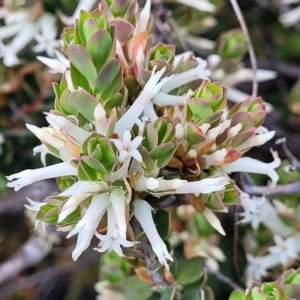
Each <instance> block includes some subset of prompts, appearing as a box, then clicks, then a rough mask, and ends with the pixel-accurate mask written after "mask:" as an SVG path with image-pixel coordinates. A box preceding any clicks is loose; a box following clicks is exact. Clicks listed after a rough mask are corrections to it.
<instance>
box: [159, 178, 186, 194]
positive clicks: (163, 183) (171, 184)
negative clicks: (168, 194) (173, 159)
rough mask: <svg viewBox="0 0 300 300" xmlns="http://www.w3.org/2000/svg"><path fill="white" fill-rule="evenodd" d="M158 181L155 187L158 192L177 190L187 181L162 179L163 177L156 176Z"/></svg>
mask: <svg viewBox="0 0 300 300" xmlns="http://www.w3.org/2000/svg"><path fill="white" fill-rule="evenodd" d="M157 181H158V183H159V187H158V188H157V189H156V191H158V192H164V191H173V192H174V190H176V191H177V190H178V189H179V188H180V187H182V186H184V185H185V184H186V183H187V181H186V180H182V179H170V180H167V179H163V178H158V179H157ZM176 193H177V192H176Z"/></svg>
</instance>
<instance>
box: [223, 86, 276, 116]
mask: <svg viewBox="0 0 300 300" xmlns="http://www.w3.org/2000/svg"><path fill="white" fill-rule="evenodd" d="M249 97H251V95H249V94H246V93H244V92H242V91H240V90H238V89H236V88H234V87H231V86H228V87H227V98H228V99H229V100H230V101H232V102H234V103H239V102H241V101H243V100H244V99H246V98H249ZM264 105H265V107H266V112H267V113H270V112H272V111H273V109H274V107H273V106H272V105H271V104H270V103H268V102H264Z"/></svg>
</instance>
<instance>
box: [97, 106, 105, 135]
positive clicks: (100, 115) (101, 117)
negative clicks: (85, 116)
mask: <svg viewBox="0 0 300 300" xmlns="http://www.w3.org/2000/svg"><path fill="white" fill-rule="evenodd" d="M94 117H95V125H96V130H97V132H98V133H100V134H102V135H105V133H106V130H107V126H108V123H107V119H106V112H105V110H104V108H103V106H102V104H101V103H99V104H97V106H96V108H95V111H94Z"/></svg>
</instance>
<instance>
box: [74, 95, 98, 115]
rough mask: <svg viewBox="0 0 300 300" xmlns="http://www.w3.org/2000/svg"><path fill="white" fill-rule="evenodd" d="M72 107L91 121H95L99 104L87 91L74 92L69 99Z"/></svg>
mask: <svg viewBox="0 0 300 300" xmlns="http://www.w3.org/2000/svg"><path fill="white" fill-rule="evenodd" d="M69 101H70V104H71V105H72V107H73V108H74V109H75V110H77V111H78V112H80V113H81V114H82V115H83V116H84V117H85V118H86V119H88V120H89V121H94V120H95V116H94V111H95V108H96V106H97V105H98V104H99V102H98V101H97V100H96V99H95V98H94V97H93V96H91V95H90V94H88V93H87V92H85V91H82V90H79V91H74V92H72V93H71V94H70V98H69Z"/></svg>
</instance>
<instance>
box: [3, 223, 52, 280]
mask: <svg viewBox="0 0 300 300" xmlns="http://www.w3.org/2000/svg"><path fill="white" fill-rule="evenodd" d="M47 231H48V232H47V233H46V234H47V237H46V236H41V235H39V234H38V233H35V234H33V235H32V236H31V237H30V238H29V240H28V241H27V242H26V243H25V244H23V245H22V247H21V249H20V250H19V251H18V252H17V253H16V254H14V255H13V256H12V257H11V258H9V259H8V260H7V261H5V262H4V263H2V264H1V265H0V284H3V283H5V282H7V281H9V280H10V279H12V278H14V277H15V276H17V275H18V274H20V273H21V272H22V271H23V270H24V269H26V268H28V267H31V266H34V265H36V264H37V263H39V262H40V261H41V260H42V259H44V258H45V257H46V256H47V255H48V253H49V252H50V251H51V249H52V245H53V240H54V239H55V233H54V232H53V231H54V230H53V227H50V226H48V230H47ZM51 235H52V236H51Z"/></svg>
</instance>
